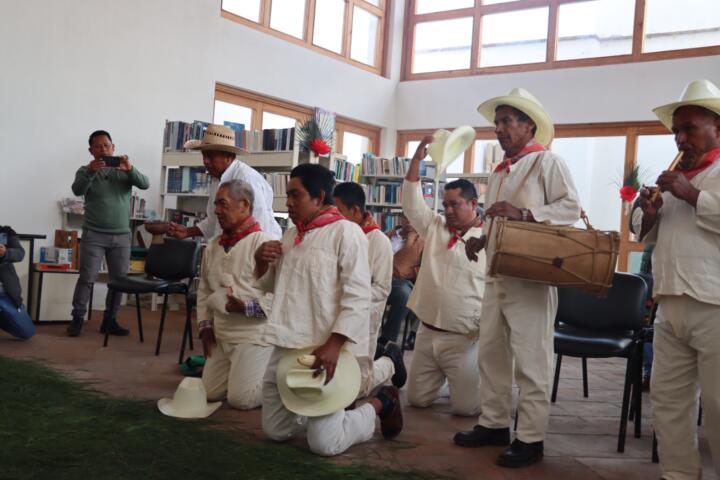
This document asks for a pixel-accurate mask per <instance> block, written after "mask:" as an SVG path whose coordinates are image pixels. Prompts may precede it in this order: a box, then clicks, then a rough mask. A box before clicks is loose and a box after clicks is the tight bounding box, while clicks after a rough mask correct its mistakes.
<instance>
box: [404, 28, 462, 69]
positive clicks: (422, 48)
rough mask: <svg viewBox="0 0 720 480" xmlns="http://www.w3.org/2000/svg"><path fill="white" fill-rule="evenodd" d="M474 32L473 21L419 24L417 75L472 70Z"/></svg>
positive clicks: (416, 43)
mask: <svg viewBox="0 0 720 480" xmlns="http://www.w3.org/2000/svg"><path fill="white" fill-rule="evenodd" d="M472 31H473V19H472V17H465V18H457V19H453V20H440V21H437V22H423V23H418V24H417V25H416V26H415V48H414V52H413V67H412V71H413V73H421V72H440V71H444V70H466V69H468V68H470V46H471V44H472Z"/></svg>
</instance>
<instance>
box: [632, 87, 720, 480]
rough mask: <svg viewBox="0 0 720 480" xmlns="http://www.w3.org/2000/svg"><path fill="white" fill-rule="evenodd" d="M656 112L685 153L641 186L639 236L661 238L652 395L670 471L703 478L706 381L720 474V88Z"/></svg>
mask: <svg viewBox="0 0 720 480" xmlns="http://www.w3.org/2000/svg"><path fill="white" fill-rule="evenodd" d="M654 112H655V114H656V115H657V116H658V118H659V119H660V121H661V122H662V123H663V124H664V125H665V126H666V127H668V128H669V129H671V130H672V132H673V133H674V134H675V142H676V143H677V146H678V149H679V150H680V152H681V153H682V159H681V160H680V162H679V163H678V164H677V169H674V168H672V167H671V168H670V169H669V171H665V172H663V173H662V175H660V177H659V178H658V180H657V185H658V186H657V187H654V188H651V189H648V188H643V189H642V190H641V192H640V208H641V209H642V211H640V210H635V213H634V215H633V224H634V226H635V231H639V232H640V239H641V240H642V241H643V242H648V243H653V244H655V250H654V251H653V256H652V262H653V277H654V294H655V297H656V300H657V302H658V304H659V307H658V311H657V316H656V319H655V338H654V341H653V348H654V350H655V356H654V365H653V370H652V378H651V380H650V396H651V400H652V413H653V423H654V425H655V432H656V433H657V440H658V450H659V454H660V465H661V466H662V468H663V477H662V478H664V479H694V478H700V476H701V475H702V469H701V466H700V455H699V453H698V444H697V432H696V427H695V423H694V419H695V418H696V415H697V405H698V403H697V402H698V383H699V386H700V390H701V395H702V405H703V411H704V412H705V416H706V419H705V424H706V425H707V426H708V427H707V428H706V429H705V432H706V435H707V438H708V441H709V443H710V449H711V451H712V455H713V460H714V463H715V471H716V472H717V473H718V474H720V429H718V426H719V425H720V376H719V375H718V371H719V370H720V162H718V161H717V159H718V158H720V89H718V87H717V86H715V85H714V84H712V83H711V82H709V81H707V80H697V81H694V82H692V83H690V84H689V85H688V86H687V88H686V89H685V92H684V93H683V96H682V98H681V100H680V101H679V102H674V103H671V104H668V105H664V106H662V107H658V108H656V109H655V110H654ZM673 163H675V162H673ZM658 189H659V192H660V193H661V194H656V192H658Z"/></svg>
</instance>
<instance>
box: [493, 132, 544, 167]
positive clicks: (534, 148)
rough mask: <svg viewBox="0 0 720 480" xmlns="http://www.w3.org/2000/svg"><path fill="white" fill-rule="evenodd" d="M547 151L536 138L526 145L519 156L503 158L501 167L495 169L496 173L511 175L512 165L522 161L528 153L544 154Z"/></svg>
mask: <svg viewBox="0 0 720 480" xmlns="http://www.w3.org/2000/svg"><path fill="white" fill-rule="evenodd" d="M544 150H545V147H543V146H542V145H540V144H539V143H538V142H537V141H536V140H535V139H534V138H533V139H532V140H530V141H529V142H528V144H527V145H525V146H524V147H523V148H522V150H520V151H519V152H518V153H517V155H513V156H512V157H508V156H507V155H506V156H505V157H504V158H503V161H502V162H500V165H498V166H497V167H495V173H498V172H502V171H503V170H505V171H506V172H507V173H510V165H512V164H513V162H515V161H517V160H520V159H521V158H522V157H524V156H525V155H527V154H528V153H532V152H542V151H544Z"/></svg>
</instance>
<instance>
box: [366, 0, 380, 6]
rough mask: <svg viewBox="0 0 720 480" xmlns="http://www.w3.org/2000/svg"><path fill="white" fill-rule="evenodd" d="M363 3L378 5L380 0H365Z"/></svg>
mask: <svg viewBox="0 0 720 480" xmlns="http://www.w3.org/2000/svg"><path fill="white" fill-rule="evenodd" d="M365 3H369V4H370V5H375V6H376V7H379V6H380V0H365Z"/></svg>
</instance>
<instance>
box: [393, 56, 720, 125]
mask: <svg viewBox="0 0 720 480" xmlns="http://www.w3.org/2000/svg"><path fill="white" fill-rule="evenodd" d="M719 72H720V56H712V57H696V58H688V59H680V60H666V61H660V62H641V63H630V64H621V65H607V66H603V67H585V68H565V69H559V70H542V71H535V72H525V73H513V74H495V75H480V76H474V77H462V78H451V79H440V80H424V81H414V82H402V83H400V84H399V86H398V89H397V99H396V127H397V128H398V129H400V130H403V129H417V128H436V127H456V126H458V125H463V124H468V125H472V126H476V127H480V126H489V123H487V122H486V121H485V119H484V118H482V117H481V116H480V114H478V113H477V110H476V108H477V106H478V105H479V104H480V103H481V102H483V101H484V100H486V99H488V98H491V97H494V96H498V95H506V94H507V93H508V92H509V91H510V90H511V89H512V88H513V87H524V88H526V89H528V90H529V91H530V92H532V93H533V95H535V96H536V97H538V99H540V101H541V102H542V103H543V105H544V106H545V108H546V109H547V111H548V112H549V113H550V116H551V117H552V119H553V121H554V122H555V123H586V122H615V121H640V120H656V118H655V116H654V115H653V113H652V111H651V109H652V108H653V107H656V106H658V105H661V104H664V103H669V102H671V101H674V100H675V99H677V98H678V96H679V95H680V93H681V91H682V89H683V88H684V86H685V84H687V83H688V82H690V81H691V80H694V79H697V78H707V79H710V80H713V81H715V82H716V83H718V84H720V73H719Z"/></svg>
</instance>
